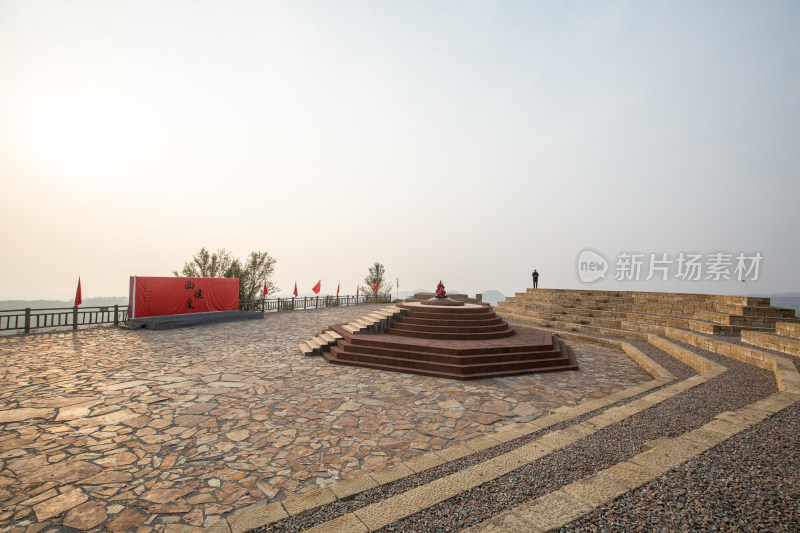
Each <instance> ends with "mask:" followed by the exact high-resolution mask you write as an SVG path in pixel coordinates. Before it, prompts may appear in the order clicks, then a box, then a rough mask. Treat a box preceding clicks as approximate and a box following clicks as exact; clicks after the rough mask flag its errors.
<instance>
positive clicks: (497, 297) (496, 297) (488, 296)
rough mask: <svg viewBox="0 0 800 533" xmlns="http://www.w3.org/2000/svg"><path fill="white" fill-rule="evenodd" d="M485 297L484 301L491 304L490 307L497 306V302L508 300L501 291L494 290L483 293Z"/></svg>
mask: <svg viewBox="0 0 800 533" xmlns="http://www.w3.org/2000/svg"><path fill="white" fill-rule="evenodd" d="M481 295H482V297H483V301H484V302H486V303H488V304H490V305H493V306H494V305H497V302H502V301H503V300H505V299H506V295H505V294H503V293H502V292H500V291H496V290H494V289H492V290H488V291H483V292H482V293H481Z"/></svg>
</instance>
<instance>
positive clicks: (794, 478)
mask: <svg viewBox="0 0 800 533" xmlns="http://www.w3.org/2000/svg"><path fill="white" fill-rule="evenodd" d="M798 434H800V404H798V403H795V404H794V405H792V406H790V407H788V408H786V409H784V410H783V411H780V412H779V413H777V414H776V415H774V416H772V417H771V418H768V419H766V420H764V421H763V422H761V423H759V424H757V425H755V426H753V427H752V428H750V429H748V430H745V431H743V432H742V433H739V434H738V435H735V436H733V437H732V438H730V439H728V440H727V441H725V442H723V443H721V444H719V445H718V446H716V447H714V448H712V449H710V450H708V451H706V452H704V453H702V454H701V455H699V456H698V457H696V458H694V459H692V460H690V461H687V462H686V463H684V464H683V465H681V466H680V467H678V468H675V469H673V470H671V471H669V472H668V473H667V474H665V475H664V476H662V477H660V478H657V479H655V480H653V481H651V482H650V483H647V484H645V485H643V486H641V487H639V488H638V489H636V490H633V491H631V492H629V493H627V494H624V495H622V496H620V497H619V498H617V499H616V500H614V501H613V502H611V503H610V504H608V505H606V506H604V507H601V508H599V509H596V510H595V511H593V512H591V513H589V514H588V515H585V516H583V517H581V518H580V519H578V520H576V521H575V522H572V523H571V524H568V525H567V526H565V527H563V528H561V531H563V532H567V531H630V530H636V529H645V530H648V531H699V530H705V531H800V441H799V440H798V438H797V436H798Z"/></svg>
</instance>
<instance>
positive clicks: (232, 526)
mask: <svg viewBox="0 0 800 533" xmlns="http://www.w3.org/2000/svg"><path fill="white" fill-rule="evenodd" d="M568 333H569V332H568ZM569 336H571V337H573V338H575V339H576V340H586V341H595V340H596V338H594V337H586V336H584V335H574V334H572V333H569ZM600 344H609V345H615V346H619V347H621V348H622V349H623V350H624V351H625V353H626V354H628V355H629V356H631V353H632V354H633V356H631V357H632V359H634V361H636V362H637V364H640V365H641V366H642V368H645V369H646V370H647V369H649V370H648V372H650V373H651V375H653V376H654V377H656V379H655V380H653V381H650V382H647V383H644V384H641V385H637V386H634V387H631V388H629V389H626V390H624V391H619V392H617V393H614V394H611V395H608V396H605V397H603V398H599V399H596V400H591V401H588V402H584V403H583V404H580V405H578V406H575V407H560V408H558V409H556V410H554V411H553V412H552V413H551V414H550V415H549V416H546V417H543V418H540V419H536V420H533V421H531V422H527V423H522V424H517V423H512V424H508V425H506V426H503V427H500V428H498V429H497V430H496V431H495V433H493V434H489V435H484V436H480V437H475V438H473V439H470V440H467V441H465V442H464V443H463V444H460V445H458V446H454V447H451V448H446V449H444V450H440V451H438V452H432V453H429V454H424V455H422V456H419V457H415V458H413V459H410V460H408V461H403V462H401V463H398V464H397V465H394V466H391V467H388V468H384V469H381V470H378V471H375V472H367V473H363V474H360V475H358V476H356V477H354V478H350V479H347V480H344V481H340V482H338V483H335V484H333V485H330V486H329V487H326V488H324V489H318V490H315V491H311V492H307V493H303V494H294V495H291V496H289V497H287V498H286V499H284V500H282V501H280V502H273V503H270V504H266V505H258V504H256V505H254V506H251V507H248V508H246V509H243V510H240V511H238V512H236V513H234V514H233V515H231V516H228V517H224V518H222V519H221V520H220V521H219V522H217V523H215V524H214V525H212V527H211V528H209V531H212V530H213V531H217V532H224V533H228V532H230V533H243V532H244V531H248V530H250V529H254V528H256V527H260V526H264V525H268V524H270V523H273V522H277V521H278V520H281V519H283V518H287V517H288V516H292V515H295V514H298V513H300V512H303V511H306V510H309V509H313V508H315V507H319V506H322V505H326V504H328V503H331V502H333V501H335V500H337V499H340V500H345V499H349V498H352V497H353V496H354V495H355V494H358V493H359V492H362V491H364V490H369V489H371V488H374V487H377V486H379V485H385V484H388V483H392V482H394V481H397V480H398V479H402V478H404V477H407V476H410V475H414V474H416V473H419V472H422V471H424V470H427V469H428V468H433V467H434V466H438V465H440V464H443V463H444V462H448V461H454V460H456V459H459V458H461V457H465V456H467V455H471V454H473V453H476V452H479V451H482V450H485V449H487V448H491V447H492V446H496V445H498V444H501V443H504V442H508V441H511V440H514V439H516V438H519V437H523V436H525V435H528V434H530V433H533V432H536V431H540V430H542V429H546V428H547V427H550V426H553V425H555V424H558V423H561V422H565V421H568V420H571V419H573V418H576V417H578V416H581V415H583V414H586V413H589V412H592V411H596V410H599V409H602V408H604V407H608V406H609V405H612V404H614V403H616V402H618V401H621V400H624V399H627V398H630V397H632V396H636V395H638V394H641V393H643V392H646V391H648V390H650V389H653V388H656V387H660V386H662V385H665V384H667V383H670V382H672V381H675V376H674V375H672V374H671V373H670V372H668V371H667V370H665V369H664V368H663V367H661V366H660V365H658V364H656V363H655V362H654V361H653V360H652V359H650V358H649V357H647V356H646V355H645V354H643V353H642V352H641V351H639V350H638V349H636V348H635V347H634V346H631V345H630V344H628V343H624V342H622V341H616V340H611V339H603V340H602V341H601V342H600ZM623 345H625V346H627V348H628V350H625V348H624V347H623ZM663 345H664V346H665V347H667V348H670V347H671V349H672V350H673V351H676V352H677V351H680V350H681V349H680V348H679V347H678V346H676V345H674V344H672V343H669V342H668V341H664V342H663ZM684 352H686V353H681V355H682V356H683V357H684V358H686V359H687V360H690V359H692V358H696V360H695V361H693V366H695V367H703V368H708V369H709V370H708V371H707V372H706V374H705V375H703V378H702V379H694V378H698V377H699V376H694V377H693V378H690V379H689V380H684V381H683V382H678V383H676V384H674V385H671V386H669V387H666V388H665V389H661V390H660V391H658V392H656V393H652V394H650V395H648V396H645V397H644V398H641V399H640V400H636V401H635V402H632V406H622V407H619V406H618V407H612V408H610V409H607V410H606V411H604V412H602V413H600V414H598V415H596V416H595V417H592V418H590V419H588V420H586V421H584V422H582V423H580V424H577V425H575V426H572V427H570V428H566V429H563V430H557V431H553V432H550V433H547V434H546V435H543V436H542V437H541V438H539V439H538V440H537V441H534V442H531V443H529V444H527V445H524V446H522V447H520V448H517V449H515V450H512V451H510V452H507V453H505V454H502V455H499V456H497V457H494V458H492V459H489V460H487V461H483V462H482V463H478V464H476V465H473V466H471V467H469V468H466V469H464V470H461V471H459V472H456V473H454V474H450V475H448V476H445V477H443V478H439V479H437V480H435V481H433V482H431V483H428V484H426V485H422V486H420V487H417V488H415V489H412V490H410V491H407V492H405V493H402V494H398V495H396V496H393V497H391V498H387V499H386V500H382V501H380V502H376V503H374V504H371V505H368V506H366V507H363V508H361V509H358V510H357V511H355V512H354V513H348V514H347V515H344V516H342V517H338V518H336V519H333V520H331V521H328V522H324V523H322V524H318V525H317V526H315V527H314V528H313V531H320V532H321V531H364V530H365V529H364V528H366V530H369V531H372V530H375V529H380V528H381V527H384V526H386V525H388V524H391V523H393V522H396V521H397V520H400V519H402V518H405V517H407V516H410V515H412V514H415V513H417V512H419V511H421V510H422V509H425V508H428V507H431V506H432V505H435V504H436V503H439V502H440V501H443V500H445V499H448V498H451V497H453V496H455V495H456V494H458V493H459V492H463V491H465V490H469V489H471V488H473V487H476V486H479V485H481V484H483V483H485V482H487V481H490V480H492V479H495V478H497V477H500V476H502V475H505V474H507V473H508V472H511V471H512V470H514V469H516V468H519V467H520V466H522V465H523V464H526V463H529V462H532V461H535V460H537V459H539V458H540V457H542V456H544V455H546V454H548V453H550V452H552V451H553V450H557V449H560V448H563V447H565V446H568V445H569V444H572V443H573V442H575V441H577V440H579V439H581V438H583V437H585V436H588V435H591V434H592V433H594V432H596V431H598V430H599V429H602V428H603V427H606V426H607V425H610V424H611V423H614V422H617V421H619V420H622V419H624V418H627V417H629V416H631V415H633V414H636V413H638V412H639V411H642V410H644V409H647V408H649V407H652V406H653V405H656V404H657V403H659V402H662V401H664V400H665V399H668V398H671V397H673V396H675V395H677V394H680V393H681V392H683V391H685V390H687V389H689V388H691V387H694V386H696V385H699V384H700V383H703V382H705V381H706V380H708V379H711V378H712V377H715V376H716V375H718V374H719V373H720V372H724V371H725V368H724V367H721V366H720V365H716V364H715V363H713V362H711V361H708V360H707V359H705V358H703V357H702V356H699V355H696V354H691V352H688V351H686V350H684ZM637 359H638V360H637ZM690 380H692V381H690ZM687 382H688V383H687ZM633 404H635V405H633ZM349 515H352V516H349ZM345 517H346V518H345ZM222 522H225V523H224V524H223V523H222Z"/></svg>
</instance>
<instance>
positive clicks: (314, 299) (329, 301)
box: [239, 294, 392, 313]
mask: <svg viewBox="0 0 800 533" xmlns="http://www.w3.org/2000/svg"><path fill="white" fill-rule="evenodd" d="M391 301H392V297H391V295H389V294H371V295H366V296H304V297H302V298H274V299H273V298H270V299H264V300H254V301H251V302H239V310H240V311H261V312H262V313H270V312H278V311H296V310H304V309H322V308H325V307H342V306H350V305H368V304H380V303H388V302H391Z"/></svg>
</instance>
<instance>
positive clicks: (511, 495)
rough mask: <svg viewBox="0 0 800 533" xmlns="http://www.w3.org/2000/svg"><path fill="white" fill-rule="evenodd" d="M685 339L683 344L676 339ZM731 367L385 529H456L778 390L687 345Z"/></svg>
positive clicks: (769, 378) (763, 375)
mask: <svg viewBox="0 0 800 533" xmlns="http://www.w3.org/2000/svg"><path fill="white" fill-rule="evenodd" d="M675 344H679V345H680V344H681V343H677V342H676V343H675ZM688 349H691V350H692V351H693V352H695V353H698V354H700V355H702V356H704V357H706V358H708V359H710V360H712V361H714V362H717V363H719V364H721V365H724V366H726V367H728V369H729V370H728V371H727V372H725V373H724V374H722V375H720V376H718V377H717V378H714V379H712V380H710V381H707V382H706V383H704V384H702V385H699V386H697V387H695V388H693V389H690V390H688V391H686V392H684V393H682V394H679V395H678V396H676V397H674V398H671V399H669V400H666V401H664V402H662V403H660V404H658V405H656V406H654V407H652V408H650V409H646V410H644V411H642V412H640V413H637V414H636V415H633V416H631V417H629V418H627V419H625V420H622V421H620V422H619V423H617V424H614V425H612V426H609V427H607V428H604V429H602V430H600V431H598V432H596V433H594V434H592V435H590V436H588V437H586V438H585V439H582V440H580V441H578V442H577V443H575V444H573V445H571V446H568V447H566V448H563V449H562V450H558V451H556V452H554V453H552V454H550V455H547V456H545V457H543V458H542V459H540V460H538V461H535V462H533V463H530V464H528V465H525V466H523V467H521V468H519V469H517V470H515V471H513V472H511V473H509V474H507V475H505V476H503V477H501V478H498V479H496V480H493V481H490V482H488V483H485V484H483V485H481V486H480V487H476V488H474V489H472V490H470V491H467V492H464V493H462V494H459V495H458V496H455V497H454V498H451V499H449V500H447V501H444V502H442V503H440V504H437V505H435V506H433V507H431V508H429V509H427V510H423V511H422V512H420V513H417V514H415V515H413V516H410V517H408V518H406V519H404V520H401V521H398V522H396V523H394V524H391V525H389V526H387V527H385V528H383V529H382V530H381V531H386V532H388V531H392V532H411V531H423V530H424V531H457V530H460V529H462V528H466V527H469V526H472V525H474V524H477V523H480V522H482V521H484V520H487V519H489V518H491V517H492V516H495V515H497V514H499V513H501V512H503V511H505V510H506V509H509V508H512V507H515V506H518V505H520V504H522V503H525V502H527V501H530V500H532V499H535V498H537V497H539V496H543V495H545V494H548V493H550V492H552V491H555V490H557V489H559V488H561V487H563V486H564V485H567V484H569V483H572V482H574V481H577V480H579V479H581V478H584V477H586V476H589V475H591V474H593V473H595V472H597V471H599V470H602V469H604V468H608V467H610V466H612V465H614V464H616V463H618V462H620V461H624V460H626V459H628V458H630V457H632V456H633V455H636V454H638V453H640V452H641V449H642V445H643V444H644V443H646V442H648V441H650V440H654V439H656V438H660V437H677V436H679V435H682V434H683V433H685V432H687V431H690V430H691V429H695V428H697V427H699V426H701V425H703V424H705V423H706V422H708V421H710V420H711V419H713V417H714V416H715V415H716V414H718V413H720V412H722V411H728V410H733V409H738V408H740V407H744V406H745V405H748V404H750V403H752V402H754V401H756V400H758V399H760V398H763V397H764V396H767V395H768V394H771V393H773V392H775V391H776V390H777V387H776V385H775V379H774V376H773V374H772V373H771V372H767V371H765V370H761V369H758V368H755V367H752V366H749V365H746V364H744V363H740V362H738V361H735V360H732V359H728V358H725V357H722V356H719V355H717V354H714V353H711V352H707V351H705V350H700V349H697V348H694V347H688Z"/></svg>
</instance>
